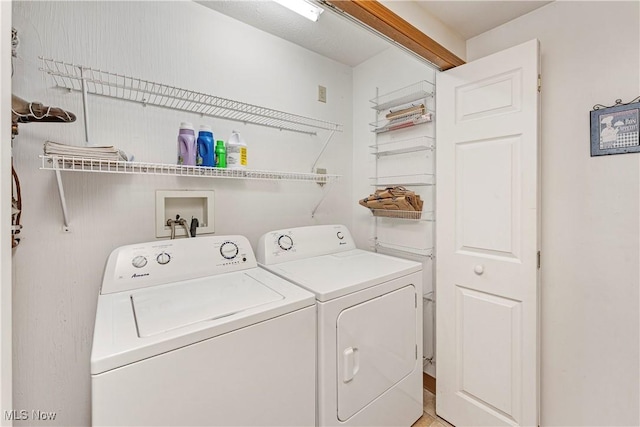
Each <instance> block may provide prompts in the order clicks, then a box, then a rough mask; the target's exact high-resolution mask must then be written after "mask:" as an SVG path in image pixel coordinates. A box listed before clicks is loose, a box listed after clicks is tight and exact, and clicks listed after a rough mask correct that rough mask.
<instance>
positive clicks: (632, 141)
mask: <svg viewBox="0 0 640 427" xmlns="http://www.w3.org/2000/svg"><path fill="white" fill-rule="evenodd" d="M639 119H640V102H632V103H630V104H621V105H614V106H613V107H606V108H598V109H595V110H593V111H591V157H593V156H604V155H608V154H624V153H638V152H640V141H639V140H638V124H639Z"/></svg>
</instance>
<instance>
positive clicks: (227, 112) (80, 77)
mask: <svg viewBox="0 0 640 427" xmlns="http://www.w3.org/2000/svg"><path fill="white" fill-rule="evenodd" d="M40 59H41V60H42V71H45V72H46V73H48V74H49V75H51V77H52V78H53V80H54V82H55V83H56V85H57V86H59V87H62V88H66V89H69V90H76V91H86V92H87V93H90V94H94V95H101V96H106V97H110V98H117V99H122V100H126V101H132V102H137V103H140V104H143V105H154V106H157V107H164V108H170V109H174V110H181V111H187V112H191V113H196V114H201V115H204V116H210V117H217V118H221V119H226V120H232V121H237V122H242V123H251V124H255V125H260V126H266V127H270V128H276V129H280V130H287V131H292V132H300V133H304V134H309V135H316V130H318V129H324V130H331V131H334V132H335V131H337V132H342V131H343V126H342V125H341V124H336V123H331V122H328V121H323V120H318V119H313V118H309V117H304V116H300V115H297V114H292V113H286V112H283V111H278V110H273V109H271V108H266V107H260V106H257V105H252V104H247V103H244V102H240V101H234V100H231V99H226V98H221V97H218V96H214V95H208V94H204V93H200V92H195V91H192V90H188V89H181V88H178V87H175V86H168V85H165V84H162V83H154V82H151V81H148V80H143V79H139V78H136V77H130V76H125V75H122V74H116V73H112V72H108V71H102V70H98V69H94V68H90V67H85V66H82V65H77V64H70V63H66V62H62V61H58V60H55V59H47V58H43V57H40Z"/></svg>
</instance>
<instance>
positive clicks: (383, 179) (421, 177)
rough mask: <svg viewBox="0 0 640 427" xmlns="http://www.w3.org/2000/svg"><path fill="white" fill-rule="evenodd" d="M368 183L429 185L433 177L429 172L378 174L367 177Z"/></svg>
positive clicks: (410, 185)
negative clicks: (377, 175)
mask: <svg viewBox="0 0 640 427" xmlns="http://www.w3.org/2000/svg"><path fill="white" fill-rule="evenodd" d="M369 181H370V185H375V186H382V185H385V186H396V185H403V186H405V187H412V186H429V185H434V184H435V177H434V176H433V175H431V174H427V173H421V174H413V175H394V176H379V177H371V178H369Z"/></svg>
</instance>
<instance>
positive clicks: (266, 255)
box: [256, 225, 356, 265]
mask: <svg viewBox="0 0 640 427" xmlns="http://www.w3.org/2000/svg"><path fill="white" fill-rule="evenodd" d="M351 249H356V245H355V243H354V241H353V239H352V238H351V234H350V233H349V230H348V229H347V227H345V226H344V225H317V226H310V227H299V228H289V229H283V230H275V231H271V232H269V233H267V234H265V235H263V236H262V237H260V240H259V241H258V248H257V251H256V256H257V258H258V262H259V263H260V264H264V265H269V264H278V263H280V262H285V261H294V260H296V259H303V258H309V257H312V256H319V255H327V254H332V253H336V252H343V251H347V250H351Z"/></svg>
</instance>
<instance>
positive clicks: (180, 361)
mask: <svg viewBox="0 0 640 427" xmlns="http://www.w3.org/2000/svg"><path fill="white" fill-rule="evenodd" d="M315 331H316V308H315V298H314V296H313V294H311V293H309V292H307V291H305V290H303V289H301V288H299V287H297V286H294V285H292V284H291V283H290V282H287V281H286V280H283V279H281V278H280V277H277V276H276V275H274V274H271V273H269V272H268V271H266V270H264V269H261V268H258V267H257V264H256V259H255V256H254V253H253V251H252V250H251V246H250V245H249V242H248V241H247V239H246V238H244V237H242V236H226V237H221V236H213V237H198V238H194V239H180V240H168V241H155V242H149V243H140V244H136V245H129V246H123V247H120V248H118V249H116V250H114V251H113V252H112V253H111V255H110V256H109V259H108V261H107V265H106V269H105V273H104V279H103V282H102V288H101V291H100V295H99V296H98V309H97V313H96V323H95V331H94V336H93V348H92V352H91V383H92V422H93V425H109V426H161V425H162V426H185V425H189V426H194V425H203V426H204V425H206V426H214V425H215V426H234V425H241V426H264V425H272V426H285V425H289V426H312V425H315V422H316V414H315V401H316V396H315V392H316V379H315V365H316V341H315Z"/></svg>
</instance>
